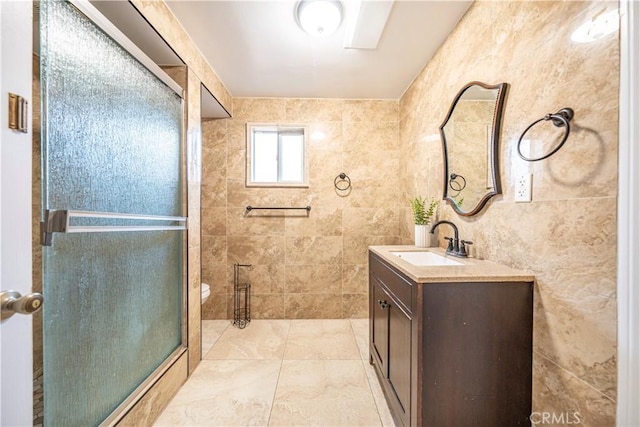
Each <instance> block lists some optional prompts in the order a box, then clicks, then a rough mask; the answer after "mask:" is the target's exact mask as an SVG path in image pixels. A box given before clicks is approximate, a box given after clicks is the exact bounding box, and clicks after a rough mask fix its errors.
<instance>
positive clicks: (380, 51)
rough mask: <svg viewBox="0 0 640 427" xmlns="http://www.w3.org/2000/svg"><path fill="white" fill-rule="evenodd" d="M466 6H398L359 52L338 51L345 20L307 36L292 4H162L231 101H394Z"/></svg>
mask: <svg viewBox="0 0 640 427" xmlns="http://www.w3.org/2000/svg"><path fill="white" fill-rule="evenodd" d="M347 1H350V0H342V2H343V3H344V2H347ZM366 1H375V0H366ZM471 3H472V1H452V0H448V1H446V0H445V1H432V0H424V1H411V0H396V1H395V2H394V4H393V7H392V9H391V13H390V15H389V19H388V21H387V24H386V27H385V29H384V32H383V33H382V37H381V39H380V42H379V44H378V48H377V49H375V50H364V49H344V48H343V43H344V38H345V27H346V25H345V19H343V21H342V23H341V25H340V27H339V28H338V31H336V32H335V33H334V34H333V35H331V36H329V37H326V38H314V37H311V36H309V35H307V34H306V33H304V32H303V31H302V30H301V29H300V28H299V27H298V26H297V24H296V21H295V18H294V9H295V5H296V1H295V0H259V1H247V0H228V1H225V0H212V1H211V0H210V1H202V0H200V1H190V0H180V1H176V0H173V1H172V0H168V1H167V4H168V5H169V7H170V9H171V10H172V11H173V13H174V14H175V15H176V17H177V18H178V20H179V21H180V23H181V24H182V25H183V27H184V28H185V29H186V31H187V33H189V35H190V36H191V38H192V39H193V41H194V42H195V43H196V45H197V46H198V48H199V49H200V51H201V52H202V53H203V54H204V56H205V57H206V58H207V60H208V61H209V64H211V66H212V67H213V68H214V70H215V71H216V73H217V74H218V76H219V77H220V79H221V80H222V81H223V83H224V84H225V86H226V87H227V89H228V90H229V91H230V92H231V95H232V96H234V97H292V98H355V99H399V98H400V97H401V96H402V94H403V93H404V91H405V90H406V89H407V87H408V86H409V84H411V82H412V81H413V79H414V78H415V77H416V76H417V74H418V73H419V72H420V70H422V68H423V67H424V66H425V65H426V64H427V62H429V60H430V59H431V58H432V57H433V55H434V54H435V52H436V51H437V50H438V48H439V47H440V45H441V44H442V42H443V41H444V40H445V39H446V38H447V36H448V35H449V33H450V32H451V30H452V29H453V28H454V27H455V26H456V24H457V23H458V21H459V20H460V18H461V17H462V15H464V13H465V12H466V10H467V9H468V7H469V6H470V4H471ZM348 10H349V8H345V11H348Z"/></svg>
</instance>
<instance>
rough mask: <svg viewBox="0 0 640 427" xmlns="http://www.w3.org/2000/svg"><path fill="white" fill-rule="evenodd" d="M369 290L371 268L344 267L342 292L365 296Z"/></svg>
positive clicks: (362, 265) (347, 265)
mask: <svg viewBox="0 0 640 427" xmlns="http://www.w3.org/2000/svg"><path fill="white" fill-rule="evenodd" d="M368 289H369V266H368V265H367V264H360V265H349V264H344V265H343V266H342V292H343V293H346V294H364V293H366V292H367V291H368Z"/></svg>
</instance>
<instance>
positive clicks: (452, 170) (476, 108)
mask: <svg viewBox="0 0 640 427" xmlns="http://www.w3.org/2000/svg"><path fill="white" fill-rule="evenodd" d="M507 87H508V84H507V83H500V84H498V85H494V86H491V85H486V84H484V83H480V82H471V83H469V84H467V85H466V86H464V87H463V88H462V90H460V92H458V94H457V95H456V97H455V98H454V100H453V103H452V104H451V108H450V109H449V113H448V114H447V117H446V118H445V120H444V122H443V123H442V125H441V126H440V136H441V137H442V152H443V154H444V196H443V199H444V200H447V201H448V202H449V204H450V205H451V206H452V207H453V209H454V210H455V211H456V212H457V213H458V214H460V215H463V216H471V215H475V214H477V213H478V212H480V211H481V210H482V208H483V207H484V206H485V205H486V203H487V201H489V199H490V198H491V197H493V196H495V195H497V194H501V193H502V189H501V187H500V170H499V164H500V163H499V162H498V154H499V151H500V150H499V141H498V139H499V137H500V123H501V121H502V109H503V104H504V99H505V95H506V91H507Z"/></svg>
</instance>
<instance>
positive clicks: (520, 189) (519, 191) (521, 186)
mask: <svg viewBox="0 0 640 427" xmlns="http://www.w3.org/2000/svg"><path fill="white" fill-rule="evenodd" d="M531 181H532V175H531V174H530V173H528V174H524V175H520V176H519V177H518V179H516V194H515V196H514V201H516V202H518V203H529V202H531Z"/></svg>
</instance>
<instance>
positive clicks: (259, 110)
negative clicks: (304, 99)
mask: <svg viewBox="0 0 640 427" xmlns="http://www.w3.org/2000/svg"><path fill="white" fill-rule="evenodd" d="M286 104H287V102H286V100H284V99H281V98H259V99H256V98H234V99H233V118H234V119H235V120H242V121H247V122H262V123H271V122H275V123H278V122H281V121H283V120H286V119H287V117H286V113H285V112H286Z"/></svg>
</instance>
